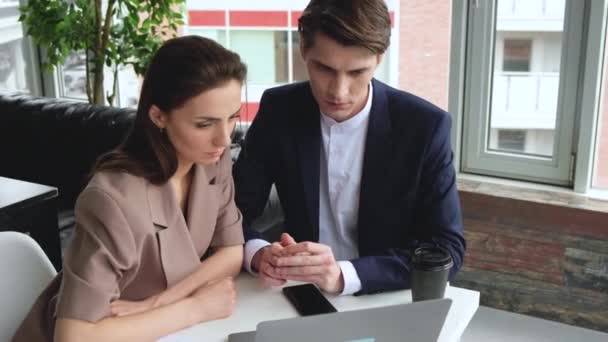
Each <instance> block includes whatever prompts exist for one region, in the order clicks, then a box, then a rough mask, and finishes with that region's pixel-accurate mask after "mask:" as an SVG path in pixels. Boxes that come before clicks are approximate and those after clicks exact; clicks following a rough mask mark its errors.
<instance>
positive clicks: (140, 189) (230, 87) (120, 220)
mask: <svg viewBox="0 0 608 342" xmlns="http://www.w3.org/2000/svg"><path fill="white" fill-rule="evenodd" d="M245 74H246V67H245V65H244V64H243V63H242V62H241V60H240V58H239V57H238V55H236V54H234V53H232V52H230V51H228V50H226V49H224V48H223V47H222V46H220V45H219V44H217V43H215V42H213V41H211V40H208V39H205V38H201V37H194V36H188V37H181V38H176V39H172V40H170V41H167V42H166V43H165V44H164V45H163V46H162V47H161V48H160V49H159V50H158V52H157V53H156V54H155V56H154V57H153V59H152V61H151V63H150V66H149V68H148V71H147V73H146V76H145V79H144V83H143V86H142V91H141V96H140V102H139V107H138V109H137V116H136V118H135V123H134V125H133V128H132V130H131V132H130V134H129V135H128V137H127V138H126V140H125V141H124V143H123V144H122V145H121V146H120V147H119V148H118V149H116V150H115V151H112V152H110V153H108V154H106V155H104V156H102V157H101V158H100V159H99V161H98V163H97V165H96V166H95V168H94V170H93V176H92V178H91V180H90V182H89V184H88V185H87V187H86V188H85V189H84V190H83V192H82V193H81V194H80V196H79V198H78V200H77V202H76V209H75V211H76V229H75V236H74V240H73V242H72V243H71V245H70V247H69V248H68V249H67V251H66V254H65V258H64V266H63V272H62V273H60V274H59V275H58V276H57V277H56V278H55V279H54V280H53V282H52V283H51V284H50V285H49V286H48V287H47V289H45V291H44V292H43V293H42V295H41V296H40V298H38V300H37V301H36V303H35V304H34V307H33V308H32V310H31V312H30V313H29V315H28V316H27V317H26V319H25V321H24V322H23V323H22V326H21V327H20V328H19V330H18V331H17V334H16V335H15V337H14V341H51V340H53V336H54V339H55V341H62V342H63V341H68V342H69V341H87V342H92V341H151V340H155V339H157V338H159V337H161V336H164V335H167V334H169V333H171V332H174V331H176V330H180V329H183V328H186V327H188V326H191V325H193V324H196V323H200V322H204V321H209V320H213V319H218V318H223V317H227V316H228V315H230V313H231V311H232V308H233V307H234V304H235V290H234V286H233V283H232V280H231V278H230V277H231V276H234V275H236V274H237V273H238V272H239V270H240V267H241V262H242V258H243V248H242V244H243V233H242V228H241V215H240V213H239V211H238V210H237V208H236V206H235V204H234V191H233V181H232V176H231V159H230V135H231V133H232V132H233V130H234V127H235V123H236V120H237V118H238V114H239V111H240V106H241V86H242V83H243V80H244V79H245ZM207 252H211V253H207ZM209 254H210V255H209ZM201 260H202V261H201Z"/></svg>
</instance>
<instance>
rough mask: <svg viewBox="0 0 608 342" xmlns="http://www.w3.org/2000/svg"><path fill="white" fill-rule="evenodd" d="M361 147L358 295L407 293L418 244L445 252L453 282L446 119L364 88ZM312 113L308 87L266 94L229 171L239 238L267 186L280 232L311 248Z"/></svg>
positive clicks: (380, 89) (455, 218)
mask: <svg viewBox="0 0 608 342" xmlns="http://www.w3.org/2000/svg"><path fill="white" fill-rule="evenodd" d="M373 92H374V94H373V99H372V106H371V112H370V118H369V126H368V131H367V139H366V142H365V152H364V153H365V154H364V161H363V173H362V178H361V188H360V189H361V190H360V198H359V216H358V221H357V233H358V244H359V256H360V257H359V258H357V259H354V260H351V262H352V263H353V265H354V266H355V269H356V271H357V274H358V276H359V278H360V279H361V284H362V289H361V291H359V292H358V293H357V294H367V293H374V292H379V291H384V290H394V289H402V288H409V286H410V266H409V262H410V253H411V252H412V250H413V248H414V247H415V246H417V245H418V244H420V243H425V242H431V243H436V244H439V245H441V246H443V247H445V248H447V249H448V251H449V252H450V254H451V255H452V258H453V260H454V267H453V269H452V271H451V274H450V276H453V275H454V274H455V273H456V272H457V271H458V270H459V269H460V267H461V265H462V259H463V254H464V250H465V241H464V237H463V226H462V217H461V211H460V204H459V198H458V192H457V189H456V176H455V171H454V167H453V164H452V149H451V145H450V126H451V118H450V115H449V114H448V113H446V112H445V111H443V110H441V109H439V108H438V107H436V106H434V105H432V104H430V103H429V102H426V101H424V100H422V99H421V98H418V97H416V96H414V95H411V94H409V93H406V92H403V91H400V90H397V89H394V88H391V87H389V86H388V85H386V84H383V83H381V82H379V81H377V80H374V81H373ZM319 116H320V111H319V107H318V105H317V103H316V101H315V100H314V98H313V96H312V92H311V89H310V85H309V83H308V82H304V83H296V84H290V85H286V86H281V87H277V88H273V89H269V90H267V91H266V92H265V93H264V95H263V96H262V99H261V102H260V109H259V111H258V113H257V115H256V117H255V119H254V121H253V123H252V124H251V127H250V128H249V130H248V132H247V137H246V139H245V143H244V145H243V149H242V150H241V153H240V155H239V158H238V160H237V162H236V163H235V165H234V169H233V171H234V172H233V174H234V180H235V185H236V187H235V189H236V194H235V199H236V203H237V206H238V207H239V209H240V210H241V211H242V213H243V218H244V227H245V239H246V240H250V239H252V238H259V237H260V235H259V234H258V233H257V232H255V231H253V230H251V229H249V228H248V227H249V226H250V224H251V222H252V221H253V220H254V219H255V218H256V217H258V216H259V215H260V214H261V213H262V211H263V209H264V206H265V204H266V201H267V199H268V195H269V191H270V188H271V185H272V184H275V186H276V189H277V192H278V195H279V199H280V202H281V206H282V207H283V210H284V213H285V231H287V232H288V233H289V234H291V235H292V236H293V237H294V238H295V239H296V241H314V242H318V240H319V172H320V168H319V163H320V148H321V144H322V141H321V139H322V138H321V128H320V117H319Z"/></svg>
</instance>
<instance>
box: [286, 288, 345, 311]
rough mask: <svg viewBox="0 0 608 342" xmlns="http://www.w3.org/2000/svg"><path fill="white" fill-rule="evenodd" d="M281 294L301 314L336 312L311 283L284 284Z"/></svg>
mask: <svg viewBox="0 0 608 342" xmlns="http://www.w3.org/2000/svg"><path fill="white" fill-rule="evenodd" d="M283 294H284V295H285V297H287V299H288V300H289V301H290V302H291V304H293V306H294V307H295V308H296V310H297V311H298V313H299V314H300V315H302V316H312V315H319V314H324V313H330V312H338V310H336V308H334V306H333V305H331V303H330V302H329V301H328V300H327V298H325V296H323V294H322V293H321V291H320V290H319V289H318V288H317V287H316V286H315V285H313V284H304V285H295V286H286V287H284V288H283Z"/></svg>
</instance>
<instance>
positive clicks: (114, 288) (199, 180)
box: [13, 151, 243, 341]
mask: <svg viewBox="0 0 608 342" xmlns="http://www.w3.org/2000/svg"><path fill="white" fill-rule="evenodd" d="M186 213H187V215H186V217H184V215H183V214H182V211H181V209H180V208H179V206H178V204H177V201H176V198H175V195H174V193H173V191H172V188H171V186H170V185H169V184H168V183H166V184H163V185H160V186H157V185H153V184H151V183H150V182H148V181H147V180H145V179H143V178H140V177H135V176H133V175H131V174H127V173H113V172H112V173H109V172H101V173H98V174H96V175H95V176H94V177H93V178H92V179H91V181H90V182H89V184H88V185H87V187H86V188H85V189H84V190H83V192H82V193H81V194H80V196H79V197H78V200H77V201H76V208H75V214H76V228H75V233H74V239H73V241H72V243H71V244H70V246H69V247H68V248H67V250H66V253H65V256H64V262H63V271H62V272H60V273H59V274H58V275H57V277H55V279H54V280H53V281H52V282H51V284H49V286H48V287H47V288H46V289H45V290H44V292H43V293H42V294H41V295H40V297H39V298H38V299H37V301H36V303H35V304H34V306H33V307H32V310H31V311H30V313H29V314H28V316H27V317H26V319H25V320H24V322H23V323H22V325H21V326H20V328H19V329H18V331H17V333H16V335H15V337H14V339H13V341H52V336H53V331H54V326H55V320H56V318H72V319H79V320H86V321H91V322H95V321H98V320H100V319H102V318H104V317H107V316H109V314H110V303H111V302H112V301H114V300H116V299H119V298H120V299H125V300H141V299H144V298H146V297H149V296H151V295H154V294H158V293H160V292H161V291H163V290H165V289H166V288H167V287H169V286H171V285H173V284H175V283H177V282H178V281H180V280H181V279H183V278H184V277H186V276H187V275H188V274H190V273H191V272H193V271H194V270H195V269H196V267H197V266H198V265H199V264H200V260H201V259H202V258H204V257H205V254H206V252H207V250H208V249H209V247H219V246H231V245H240V244H243V231H242V227H241V214H240V212H239V211H238V209H237V208H236V206H235V204H234V184H233V180H232V175H231V160H230V152H229V151H227V152H226V153H224V155H223V156H222V158H221V160H220V161H219V162H218V163H217V164H215V165H212V166H206V167H204V166H201V165H195V170H194V176H193V180H192V185H191V188H190V193H189V197H188V210H187V212H186Z"/></svg>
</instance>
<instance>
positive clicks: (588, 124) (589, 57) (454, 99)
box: [448, 0, 608, 199]
mask: <svg viewBox="0 0 608 342" xmlns="http://www.w3.org/2000/svg"><path fill="white" fill-rule="evenodd" d="M488 1H491V2H492V3H493V4H494V5H495V4H496V0H455V1H454V2H453V5H452V36H451V46H452V47H453V48H452V51H451V52H450V77H449V83H450V85H449V99H448V103H449V110H450V112H451V113H452V117H453V125H452V138H451V140H452V146H453V148H454V152H455V153H454V165H455V167H456V169H457V171H458V173H459V175H464V174H467V173H474V172H471V171H470V170H469V169H467V168H466V167H464V161H463V160H464V159H465V149H466V144H467V139H465V137H466V135H465V134H467V124H468V123H469V122H470V120H467V115H466V114H465V113H466V112H465V109H466V108H467V107H466V104H467V101H470V99H469V98H467V93H465V87H466V85H467V82H468V81H469V80H467V73H466V72H467V70H468V69H467V68H468V67H469V64H470V57H471V55H470V42H469V40H468V39H467V38H468V37H467V32H468V30H470V29H471V27H470V25H469V24H470V22H469V18H470V11H471V8H472V7H475V6H479V5H480V3H481V2H484V3H487V2H488ZM568 3H572V1H569V2H568ZM568 3H567V6H568ZM581 3H584V6H583V10H582V15H581V14H579V16H580V19H581V20H582V21H579V28H578V31H579V32H581V38H582V39H580V40H581V46H580V50H581V56H580V59H579V61H580V69H579V72H578V87H577V90H576V92H574V95H575V101H574V103H572V104H571V105H572V106H574V111H575V114H576V115H575V117H574V125H573V127H572V132H571V133H570V134H571V135H572V148H571V156H572V158H571V159H570V161H569V163H570V164H571V165H570V170H569V171H570V172H569V173H570V176H571V177H572V178H571V181H570V182H568V183H567V184H563V183H562V184H558V185H561V186H566V187H569V188H571V189H572V190H573V191H574V192H576V193H581V194H585V195H587V196H589V197H594V198H602V199H608V192H607V191H605V190H602V189H596V188H592V177H593V172H594V160H595V150H596V147H597V145H596V144H597V143H598V141H599V137H598V134H599V132H598V121H599V117H600V115H601V113H600V112H599V109H600V103H601V99H602V77H603V72H607V71H606V70H603V61H604V48H605V44H606V43H608V42H606V37H607V36H608V34H607V32H606V31H607V30H608V27H607V26H608V0H590V1H585V2H581ZM568 11H569V9H568V7H567V8H566V13H567V12H568ZM564 20H565V21H566V17H565V18H564ZM564 24H565V25H566V23H564ZM570 25H573V24H572V23H570ZM564 32H565V31H564ZM563 37H566V33H564V36H563ZM565 41H566V39H564V42H565ZM598 42H600V43H598ZM565 45H567V44H564V43H562V51H563V50H564V48H567V47H568V46H565ZM562 58H563V56H562ZM563 64H565V63H562V65H563ZM607 67H608V65H607ZM563 72H564V71H563V67H562V68H561V73H562V75H563ZM560 83H561V80H560ZM560 89H561V85H560ZM605 91H608V89H606V90H605ZM606 96H608V94H606ZM484 147H485V144H484ZM485 174H486V175H488V176H490V177H492V176H498V177H504V175H500V174H492V173H490V174H488V173H485ZM522 180H524V181H532V182H538V181H539V180H538V179H534V177H529V178H526V179H522ZM554 184H555V183H554Z"/></svg>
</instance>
